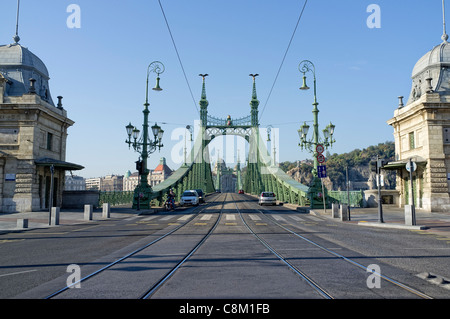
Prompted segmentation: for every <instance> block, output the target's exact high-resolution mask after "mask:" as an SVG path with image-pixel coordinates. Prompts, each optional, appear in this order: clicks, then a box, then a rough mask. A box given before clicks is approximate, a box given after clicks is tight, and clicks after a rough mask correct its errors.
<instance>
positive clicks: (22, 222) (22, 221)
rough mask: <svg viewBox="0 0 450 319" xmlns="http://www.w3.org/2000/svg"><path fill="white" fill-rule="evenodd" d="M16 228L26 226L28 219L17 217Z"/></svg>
mask: <svg viewBox="0 0 450 319" xmlns="http://www.w3.org/2000/svg"><path fill="white" fill-rule="evenodd" d="M17 228H28V219H26V218H19V219H17Z"/></svg>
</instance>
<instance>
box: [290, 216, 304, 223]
mask: <svg viewBox="0 0 450 319" xmlns="http://www.w3.org/2000/svg"><path fill="white" fill-rule="evenodd" d="M290 217H291V218H292V219H293V220H295V221H298V222H302V221H304V219H303V218H300V217H298V216H290Z"/></svg>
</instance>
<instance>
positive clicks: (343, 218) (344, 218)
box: [339, 204, 348, 221]
mask: <svg viewBox="0 0 450 319" xmlns="http://www.w3.org/2000/svg"><path fill="white" fill-rule="evenodd" d="M339 214H340V216H341V221H347V220H348V205H347V204H341V209H340V211H339Z"/></svg>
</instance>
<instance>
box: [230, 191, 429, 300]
mask: <svg viewBox="0 0 450 319" xmlns="http://www.w3.org/2000/svg"><path fill="white" fill-rule="evenodd" d="M244 202H245V204H246V205H247V203H248V202H250V201H248V200H245V201H244ZM236 208H237V205H236ZM251 210H253V211H256V212H258V213H259V214H261V215H262V216H264V218H265V219H266V221H270V222H271V223H272V224H274V225H276V226H278V227H280V228H281V229H283V230H284V231H286V232H287V233H289V234H291V235H293V236H295V237H296V238H298V239H301V240H302V241H303V242H306V243H308V244H310V245H312V246H314V247H316V248H318V249H320V250H321V251H324V252H326V253H327V254H330V255H332V256H333V257H335V258H337V259H339V260H342V261H345V262H347V263H348V264H350V265H352V266H354V267H357V268H359V269H361V270H364V271H365V272H366V271H367V269H368V268H367V266H364V265H362V264H361V263H358V262H356V261H355V260H353V259H351V258H348V257H346V256H344V255H342V254H339V253H337V252H336V251H334V250H332V249H329V248H326V247H324V246H323V245H321V244H319V243H317V242H316V241H314V240H312V239H309V238H306V237H305V236H303V235H301V234H299V233H298V232H297V231H294V230H292V229H291V228H289V227H287V226H285V225H282V224H281V223H280V222H279V221H277V220H276V219H275V218H273V217H272V216H270V215H269V216H268V214H267V213H265V212H263V211H262V210H261V209H259V208H251ZM241 218H243V217H242V216H241ZM243 221H244V223H245V224H246V226H247V227H248V228H249V226H248V223H247V222H245V220H244V219H243ZM249 229H250V228H249ZM252 232H253V230H252ZM255 236H257V237H259V238H261V240H262V242H265V243H267V241H266V240H264V239H262V237H261V236H259V235H257V234H255ZM264 245H265V244H264ZM267 245H269V244H268V243H267ZM279 258H283V259H284V260H286V262H289V261H288V260H287V259H289V258H285V257H283V256H282V255H281V254H280V257H279ZM297 270H298V271H300V270H299V269H298V268H297ZM302 273H303V272H302ZM372 273H373V274H375V275H377V276H379V278H381V279H383V280H384V281H386V282H389V283H390V284H393V285H395V286H397V287H399V288H401V289H403V290H405V291H407V292H409V293H411V294H413V295H415V296H417V297H419V298H422V299H433V297H431V296H429V295H427V294H425V293H422V292H420V291H418V290H416V289H414V288H412V287H410V286H408V285H406V284H404V283H401V282H399V281H397V280H395V279H393V278H391V277H389V276H386V275H384V274H381V273H377V272H375V271H372ZM303 275H305V277H306V278H308V279H310V278H309V277H308V276H307V275H306V274H304V273H303ZM311 280H312V279H311ZM312 282H314V281H313V280H312ZM311 284H312V285H313V286H315V285H316V283H315V282H314V283H311ZM317 286H319V285H318V284H317ZM319 288H320V289H323V288H321V287H320V286H319ZM323 290H324V289H323ZM329 297H330V298H333V297H332V296H331V295H330V296H329Z"/></svg>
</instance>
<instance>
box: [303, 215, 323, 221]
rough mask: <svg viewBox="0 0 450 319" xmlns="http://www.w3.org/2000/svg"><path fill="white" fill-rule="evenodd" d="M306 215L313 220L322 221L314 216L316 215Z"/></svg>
mask: <svg viewBox="0 0 450 319" xmlns="http://www.w3.org/2000/svg"><path fill="white" fill-rule="evenodd" d="M306 217H307V218H309V219H312V220H315V221H316V222H321V221H322V219H321V218H319V217H316V216H306Z"/></svg>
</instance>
